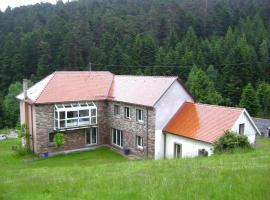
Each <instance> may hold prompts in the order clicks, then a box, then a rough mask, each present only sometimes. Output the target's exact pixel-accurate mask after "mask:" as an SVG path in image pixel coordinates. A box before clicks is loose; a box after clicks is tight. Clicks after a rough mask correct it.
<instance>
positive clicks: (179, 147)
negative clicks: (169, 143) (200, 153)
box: [174, 143, 182, 158]
mask: <svg viewBox="0 0 270 200" xmlns="http://www.w3.org/2000/svg"><path fill="white" fill-rule="evenodd" d="M181 157H182V144H176V143H175V144H174V158H181Z"/></svg>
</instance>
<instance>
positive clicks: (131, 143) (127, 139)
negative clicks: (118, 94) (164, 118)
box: [108, 102, 155, 158]
mask: <svg viewBox="0 0 270 200" xmlns="http://www.w3.org/2000/svg"><path fill="white" fill-rule="evenodd" d="M114 105H119V106H120V115H116V116H115V115H114ZM126 106H127V107H129V108H130V113H131V119H126V118H125V116H124V107H126ZM136 109H141V110H143V119H144V122H143V123H142V122H137V121H136ZM108 118H109V128H110V143H109V144H111V145H113V144H112V128H115V129H119V130H121V131H123V148H128V149H130V151H131V153H133V154H135V155H138V156H141V157H144V158H154V153H155V152H154V148H155V113H154V110H153V108H148V107H144V106H137V105H133V104H127V103H120V102H119V103H118V102H109V103H108ZM147 122H148V123H147ZM147 129H148V132H147ZM136 135H138V136H141V137H143V143H144V147H143V149H140V148H138V147H137V145H136ZM147 144H148V145H147Z"/></svg>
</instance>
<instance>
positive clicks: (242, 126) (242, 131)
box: [238, 123, 245, 134]
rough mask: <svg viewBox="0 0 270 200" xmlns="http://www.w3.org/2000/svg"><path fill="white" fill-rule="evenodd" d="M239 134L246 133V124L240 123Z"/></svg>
mask: <svg viewBox="0 0 270 200" xmlns="http://www.w3.org/2000/svg"><path fill="white" fill-rule="evenodd" d="M238 132H239V134H244V133H245V124H244V123H243V124H239V131H238Z"/></svg>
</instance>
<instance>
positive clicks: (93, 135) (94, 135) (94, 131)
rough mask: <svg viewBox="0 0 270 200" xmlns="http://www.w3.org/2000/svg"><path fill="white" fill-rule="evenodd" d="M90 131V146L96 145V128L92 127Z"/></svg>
mask: <svg viewBox="0 0 270 200" xmlns="http://www.w3.org/2000/svg"><path fill="white" fill-rule="evenodd" d="M91 131H92V144H96V143H97V128H95V127H93V128H92V129H91Z"/></svg>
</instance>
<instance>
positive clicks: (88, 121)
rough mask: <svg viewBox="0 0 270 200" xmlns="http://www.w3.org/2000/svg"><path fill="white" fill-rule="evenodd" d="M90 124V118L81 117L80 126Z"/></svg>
mask: <svg viewBox="0 0 270 200" xmlns="http://www.w3.org/2000/svg"><path fill="white" fill-rule="evenodd" d="M89 124H90V118H81V119H79V126H85V125H89Z"/></svg>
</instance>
